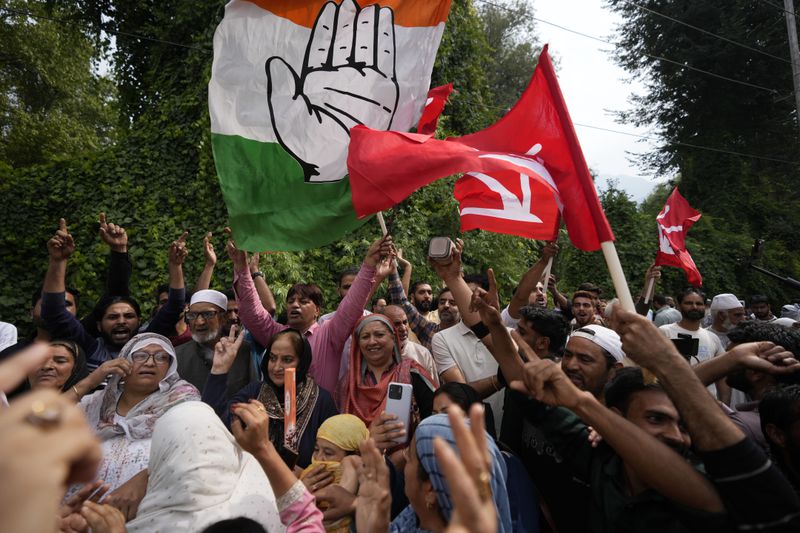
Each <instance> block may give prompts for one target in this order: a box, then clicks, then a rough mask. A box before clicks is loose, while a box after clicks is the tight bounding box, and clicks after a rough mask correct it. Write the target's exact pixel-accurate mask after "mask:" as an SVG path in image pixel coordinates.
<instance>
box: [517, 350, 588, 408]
mask: <svg viewBox="0 0 800 533" xmlns="http://www.w3.org/2000/svg"><path fill="white" fill-rule="evenodd" d="M511 388H512V389H514V390H516V391H518V392H521V393H523V394H527V395H528V396H533V397H534V398H536V399H537V400H539V401H540V402H542V403H546V404H547V405H554V406H563V407H566V408H567V409H573V410H574V409H575V407H577V405H578V403H579V402H580V401H581V399H582V398H584V397H586V396H587V395H588V397H591V393H589V392H585V391H582V390H580V389H578V387H576V386H575V385H574V384H573V383H572V381H570V380H569V378H568V377H567V375H566V374H564V371H563V370H561V367H560V366H559V365H558V364H556V363H555V362H553V361H551V360H549V359H543V360H542V359H539V360H534V361H532V362H530V363H525V371H524V373H523V381H512V382H511Z"/></svg>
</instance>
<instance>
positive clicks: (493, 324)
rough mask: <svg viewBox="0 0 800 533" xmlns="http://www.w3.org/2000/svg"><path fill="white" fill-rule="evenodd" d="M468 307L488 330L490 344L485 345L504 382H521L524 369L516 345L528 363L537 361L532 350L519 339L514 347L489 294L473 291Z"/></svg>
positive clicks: (482, 291) (479, 290) (512, 340)
mask: <svg viewBox="0 0 800 533" xmlns="http://www.w3.org/2000/svg"><path fill="white" fill-rule="evenodd" d="M470 306H471V307H472V309H473V310H474V311H475V312H477V313H478V314H479V315H480V317H481V321H482V322H483V323H484V324H486V327H487V328H489V335H491V338H492V342H490V343H485V344H486V347H487V348H489V351H490V352H492V356H493V357H494V358H495V360H496V361H497V364H498V365H500V372H502V373H503V377H504V378H505V380H506V382H507V383H510V382H511V381H512V380H521V379H522V372H523V370H524V367H523V361H522V359H521V358H520V356H519V354H518V353H517V345H519V349H520V350H523V351H524V352H525V354H526V356H527V359H528V360H529V361H532V360H536V359H538V357H536V354H535V353H534V352H533V349H531V348H530V347H529V346H528V345H527V344H526V343H525V342H524V341H522V340H521V339H519V338H517V339H516V342H517V345H515V343H514V340H515V339H512V337H511V334H510V333H509V332H508V330H507V329H506V327H505V326H504V325H503V319H502V318H501V317H500V312H499V311H498V310H497V308H495V307H492V306H491V305H490V296H489V293H487V292H486V291H484V290H481V289H475V291H474V292H473V293H472V301H471V303H470Z"/></svg>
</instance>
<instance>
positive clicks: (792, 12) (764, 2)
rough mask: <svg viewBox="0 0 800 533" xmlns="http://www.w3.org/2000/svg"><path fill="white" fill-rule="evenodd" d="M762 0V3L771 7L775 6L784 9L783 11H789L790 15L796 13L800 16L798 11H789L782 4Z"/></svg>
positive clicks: (779, 9) (780, 9) (795, 14)
mask: <svg viewBox="0 0 800 533" xmlns="http://www.w3.org/2000/svg"><path fill="white" fill-rule="evenodd" d="M760 1H761V3H762V4H767V5H768V6H770V7H774V8H775V9H777V10H778V11H782V12H783V13H789V14H790V15H794V16H796V17H800V15H798V13H797V11H789V10H787V9H786V8H785V7H783V6H781V5H778V4H773V3H772V2H770V1H769V0H760Z"/></svg>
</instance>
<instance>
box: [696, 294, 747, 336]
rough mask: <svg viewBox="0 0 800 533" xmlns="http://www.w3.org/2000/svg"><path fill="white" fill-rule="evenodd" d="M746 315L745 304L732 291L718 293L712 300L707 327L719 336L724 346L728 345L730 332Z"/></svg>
mask: <svg viewBox="0 0 800 533" xmlns="http://www.w3.org/2000/svg"><path fill="white" fill-rule="evenodd" d="M745 317H746V313H745V310H744V306H743V305H742V302H740V301H739V299H738V298H737V297H736V296H735V295H733V294H730V293H724V294H717V295H716V296H714V299H713V300H711V320H712V321H713V322H712V323H711V325H710V326H709V327H707V328H706V329H707V330H708V331H710V332H711V333H713V334H714V335H716V336H717V337H719V340H720V342H721V343H722V347H723V348H727V346H728V332H729V331H730V330H732V329H733V328H734V327H736V326H737V325H738V324H739V323H740V322H741V321H742V320H744V319H745Z"/></svg>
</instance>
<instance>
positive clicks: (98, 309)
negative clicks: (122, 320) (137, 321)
mask: <svg viewBox="0 0 800 533" xmlns="http://www.w3.org/2000/svg"><path fill="white" fill-rule="evenodd" d="M118 303H126V304H128V305H130V306H131V307H133V312H134V313H136V316H137V318H138V317H141V316H142V310H141V309H140V308H139V302H137V301H136V300H135V299H134V298H133V297H132V296H109V295H103V296H102V297H101V298H100V299H99V300H98V301H97V305H95V307H94V309H95V317H97V320H103V315H105V314H106V310H107V309H108V308H109V307H111V306H112V305H114V304H118Z"/></svg>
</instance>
